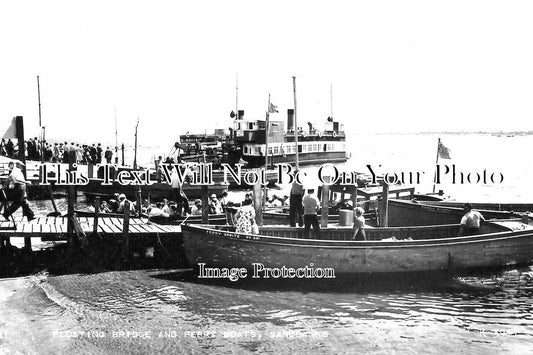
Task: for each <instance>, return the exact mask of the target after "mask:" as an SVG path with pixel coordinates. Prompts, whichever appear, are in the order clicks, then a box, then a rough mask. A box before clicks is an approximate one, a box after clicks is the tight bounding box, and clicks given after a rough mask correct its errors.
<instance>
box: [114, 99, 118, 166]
mask: <svg viewBox="0 0 533 355" xmlns="http://www.w3.org/2000/svg"><path fill="white" fill-rule="evenodd" d="M115 164H117V165H118V128H117V107H116V106H115Z"/></svg>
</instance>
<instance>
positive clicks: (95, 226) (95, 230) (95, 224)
mask: <svg viewBox="0 0 533 355" xmlns="http://www.w3.org/2000/svg"><path fill="white" fill-rule="evenodd" d="M99 214H100V197H99V196H96V197H95V199H94V222H93V234H97V233H98V215H99Z"/></svg>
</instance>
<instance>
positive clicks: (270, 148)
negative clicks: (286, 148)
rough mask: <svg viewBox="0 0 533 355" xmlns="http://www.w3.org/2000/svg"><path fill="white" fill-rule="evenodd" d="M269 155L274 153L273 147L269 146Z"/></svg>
mask: <svg viewBox="0 0 533 355" xmlns="http://www.w3.org/2000/svg"><path fill="white" fill-rule="evenodd" d="M268 155H272V147H268Z"/></svg>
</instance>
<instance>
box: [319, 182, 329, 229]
mask: <svg viewBox="0 0 533 355" xmlns="http://www.w3.org/2000/svg"><path fill="white" fill-rule="evenodd" d="M321 213H322V214H321V216H320V226H321V227H322V228H327V227H328V214H329V185H327V184H324V185H323V186H322V211H321Z"/></svg>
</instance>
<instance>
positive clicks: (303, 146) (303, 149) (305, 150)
mask: <svg viewBox="0 0 533 355" xmlns="http://www.w3.org/2000/svg"><path fill="white" fill-rule="evenodd" d="M302 152H307V145H306V144H302Z"/></svg>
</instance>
